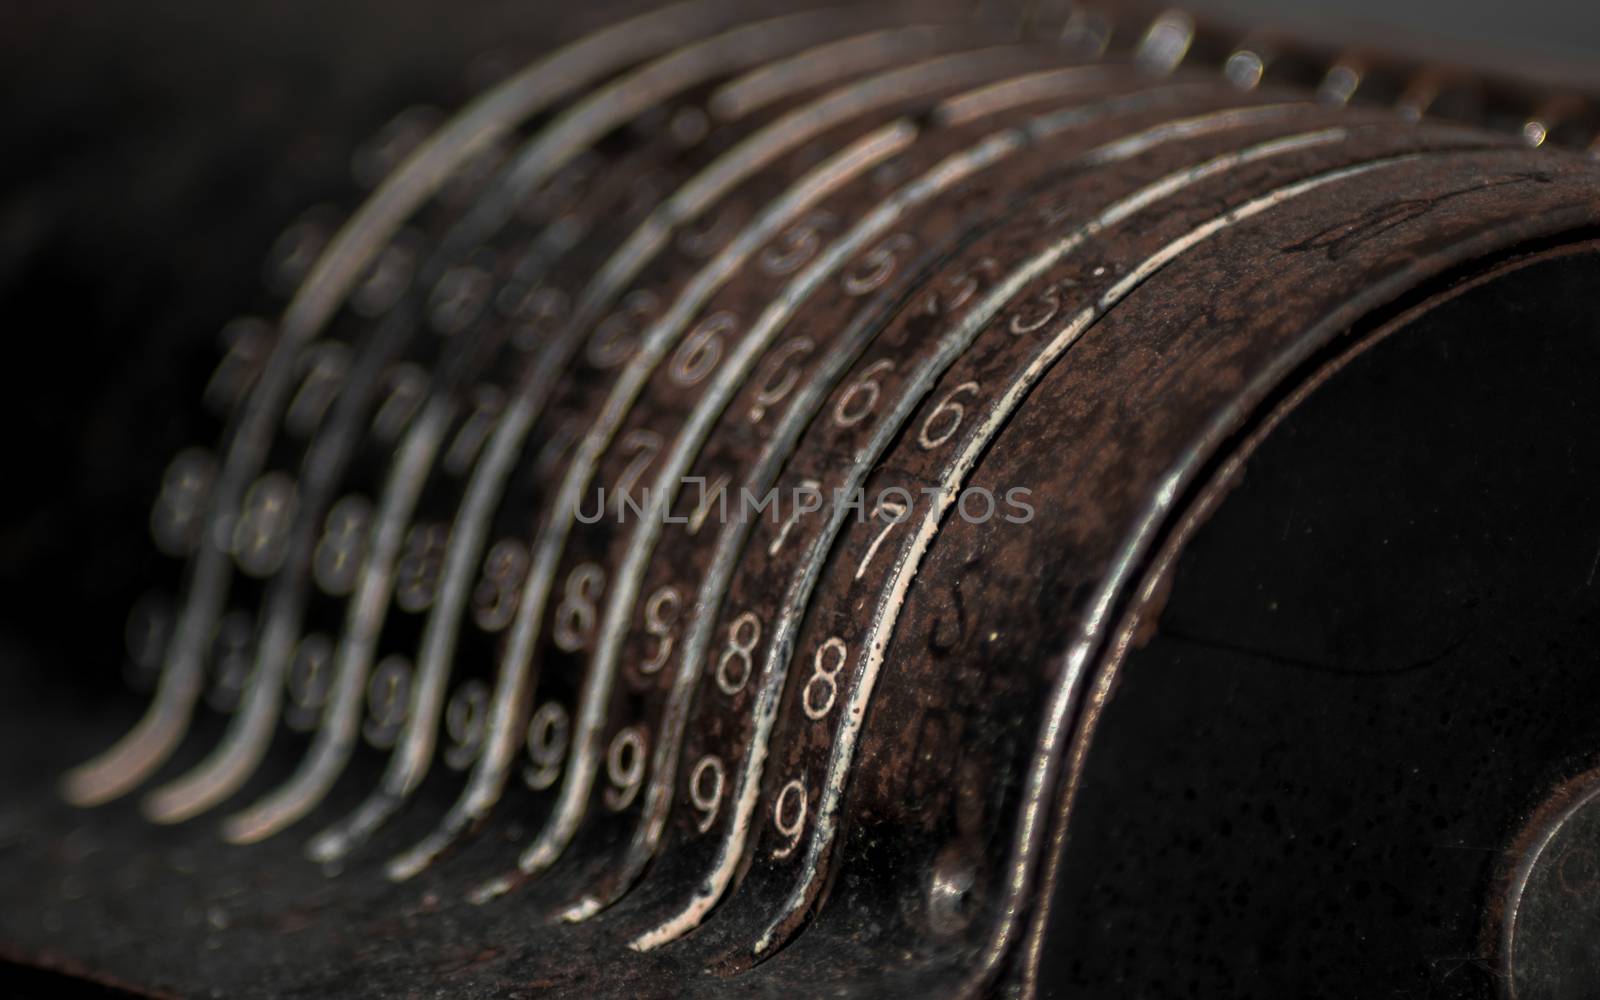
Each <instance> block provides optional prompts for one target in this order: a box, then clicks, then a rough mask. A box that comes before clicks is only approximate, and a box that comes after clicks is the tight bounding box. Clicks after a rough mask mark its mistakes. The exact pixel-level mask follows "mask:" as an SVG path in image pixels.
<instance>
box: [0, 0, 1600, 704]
mask: <svg viewBox="0 0 1600 1000" xmlns="http://www.w3.org/2000/svg"><path fill="white" fill-rule="evenodd" d="M1017 2H1022V0H1017ZM1027 2H1030V3H1039V4H1045V3H1050V4H1053V5H1054V6H1060V0H1027ZM640 4H641V0H594V2H588V3H585V4H583V5H577V6H575V7H573V8H572V9H570V10H564V11H563V14H562V18H561V20H562V28H561V29H560V30H559V32H557V33H556V34H552V35H548V36H546V35H541V34H539V33H535V32H533V31H532V30H531V29H530V27H529V25H530V23H543V22H546V21H548V20H549V18H548V17H547V16H538V17H536V16H531V15H532V14H534V13H537V10H536V9H535V8H534V7H532V6H531V4H530V2H529V0H518V2H510V0H453V2H451V3H448V4H446V3H444V2H442V0H271V2H268V0H233V2H229V3H215V2H212V0H142V2H140V3H137V4H123V3H112V2H107V0H7V2H0V135H3V136H4V148H5V155H4V156H0V317H3V322H4V324H5V329H6V332H7V333H8V335H9V336H8V337H7V338H6V340H5V344H6V346H7V349H8V350H9V351H10V352H11V354H12V357H10V358H9V359H7V361H6V362H5V363H3V364H0V427H4V428H5V429H6V431H5V433H6V449H5V457H4V463H5V464H4V467H3V468H4V470H5V475H4V477H3V480H0V481H3V482H4V485H5V488H4V489H0V593H3V598H4V601H5V605H4V607H5V611H4V612H3V613H0V652H4V651H7V650H9V654H10V655H9V657H8V658H9V659H10V660H12V661H14V662H16V663H18V664H21V663H23V662H24V661H26V662H31V663H33V664H34V665H35V667H36V668H37V669H23V668H22V667H21V666H17V667H13V668H11V669H9V671H8V673H9V677H8V680H7V683H8V684H10V685H29V686H32V685H36V684H47V685H48V686H50V687H52V688H61V689H63V690H64V691H65V693H66V694H67V696H68V697H70V698H73V699H83V698H89V697H91V696H96V697H97V696H99V695H102V694H107V695H108V694H112V693H119V692H121V690H122V684H121V681H120V678H119V676H118V672H117V670H116V669H114V668H113V667H111V666H109V665H113V664H116V663H119V662H120V661H121V660H122V659H123V653H122V637H121V635H120V634H119V633H120V628H117V627H107V623H120V622H121V621H122V620H123V618H124V617H125V615H126V613H127V611H126V609H127V607H128V606H129V603H130V601H131V597H132V595H134V594H136V593H137V592H138V586H139V579H140V577H141V575H142V574H143V573H144V572H145V567H146V560H147V559H148V558H149V552H148V549H149V548H150V546H149V545H148V542H147V540H146V539H147V533H146V530H145V525H146V523H147V519H148V511H149V500H150V498H151V497H152V496H154V495H155V492H156V487H157V480H158V478H159V476H160V472H161V469H162V468H163V467H164V465H165V464H166V462H167V461H168V460H169V459H170V457H171V456H172V455H173V454H174V453H175V452H176V451H178V450H179V449H180V448H182V447H184V446H186V445H188V444H190V443H191V442H192V430H193V428H194V426H195V423H194V408H195V406H196V404H197V402H198V395H199V392H198V389H199V386H200V385H202V384H203V381H204V379H205V377H206V374H207V373H208V372H209V371H210V370H211V368H212V366H213V365H214V364H215V363H216V359H217V358H218V357H219V353H218V352H219V347H218V340H217V334H218V331H219V330H220V329H221V328H222V327H223V325H224V324H226V323H227V322H228V321H229V320H230V319H232V318H234V317H237V316H240V315H249V314H259V315H263V316H272V315H275V314H276V313H277V312H278V311H280V310H281V308H282V305H283V298H282V295H281V294H278V295H274V293H273V291H272V290H271V289H270V288H269V287H268V283H267V282H264V281H263V261H264V259H265V258H266V255H267V252H268V250H269V248H270V247H271V246H272V245H273V242H274V240H275V239H276V238H277V237H278V235H279V234H280V233H282V232H283V231H284V229H285V227H287V226H288V225H289V224H290V223H291V222H293V220H295V219H296V218H298V217H299V216H300V215H301V213H303V212H305V211H306V210H307V209H308V208H312V207H314V206H318V205H329V206H337V207H339V208H340V209H342V210H345V211H348V210H349V209H350V208H352V207H353V206H355V205H357V204H359V203H360V200H361V198H362V197H363V196H364V194H365V188H364V187H363V186H362V185H361V184H360V183H357V181H356V180H355V179H353V178H352V176H351V170H350V163H351V159H352V156H353V155H354V153H355V150H356V149H357V147H358V144H360V143H362V142H364V141H366V140H367V139H368V138H369V137H371V136H373V135H374V134H376V133H377V132H378V131H379V130H380V129H381V128H382V127H383V125H384V123H386V122H388V121H390V120H391V119H392V118H393V117H394V116H395V115H396V114H397V113H398V112H400V111H402V110H404V109H406V108H408V107H411V106H413V105H419V104H420V105H429V106H433V107H437V108H439V109H442V110H446V111H448V110H450V109H452V108H455V107H458V106H459V105H460V104H461V103H463V102H464V101H465V100H467V99H468V97H469V96H470V95H472V94H474V93H476V92H477V91H479V90H480V89H482V88H483V87H484V86H485V85H486V84H487V83H489V82H490V81H492V80H493V79H495V78H496V77H498V76H499V75H501V74H502V73H504V72H505V71H507V69H509V68H510V67H512V66H516V65H519V64H520V63H522V62H524V61H526V60H527V59H528V58H530V57H531V56H532V55H533V54H534V53H536V52H539V51H541V50H544V49H547V48H549V47H551V46H553V45H555V44H557V43H559V42H560V41H562V40H563V39H564V38H565V37H571V36H573V35H575V34H577V33H578V32H580V31H581V30H583V28H584V27H585V25H586V24H590V23H595V22H597V21H601V20H604V19H609V18H610V17H611V12H612V10H613V9H614V8H615V7H617V6H619V5H620V6H627V7H636V6H639V5H640ZM1150 9H1152V10H1155V9H1159V8H1156V7H1153V6H1152V7H1151V8H1150ZM1189 9H1192V10H1194V11H1196V12H1197V13H1199V14H1201V15H1206V16H1210V17H1212V18H1215V19H1217V21H1218V22H1219V23H1220V26H1222V27H1224V28H1226V29H1229V30H1234V31H1237V32H1238V33H1239V35H1241V36H1242V35H1243V34H1245V33H1248V32H1250V31H1252V30H1255V29H1258V28H1270V27H1278V28H1282V29H1285V31H1286V32H1287V34H1288V35H1290V36H1291V37H1293V36H1299V37H1306V38H1309V39H1312V40H1314V41H1316V42H1317V43H1318V44H1319V47H1321V48H1327V47H1339V46H1343V45H1345V44H1348V43H1359V44H1362V45H1366V46H1377V47H1380V48H1384V49H1390V50H1394V51H1398V52H1403V53H1408V54H1411V55H1414V56H1416V57H1418V58H1420V59H1423V60H1447V61H1453V62H1462V63H1467V64H1472V65H1481V66H1488V67H1499V68H1503V69H1510V70H1512V71H1514V72H1515V73H1516V74H1518V75H1525V76H1530V77H1535V78H1540V79H1545V80H1555V81H1573V80H1588V81H1591V84H1590V85H1589V86H1590V89H1591V92H1592V93H1600V3H1596V2H1595V0H1520V2H1516V3H1508V2H1505V0H1338V2H1336V3H1335V2H1327V0H1195V2H1194V3H1193V4H1192V5H1191V6H1190V8H1189ZM73 663H82V664H84V669H82V670H76V669H69V670H62V669H59V667H60V666H64V665H68V664H73ZM77 704H79V705H83V704H86V702H84V701H82V700H79V701H77Z"/></svg>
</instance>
